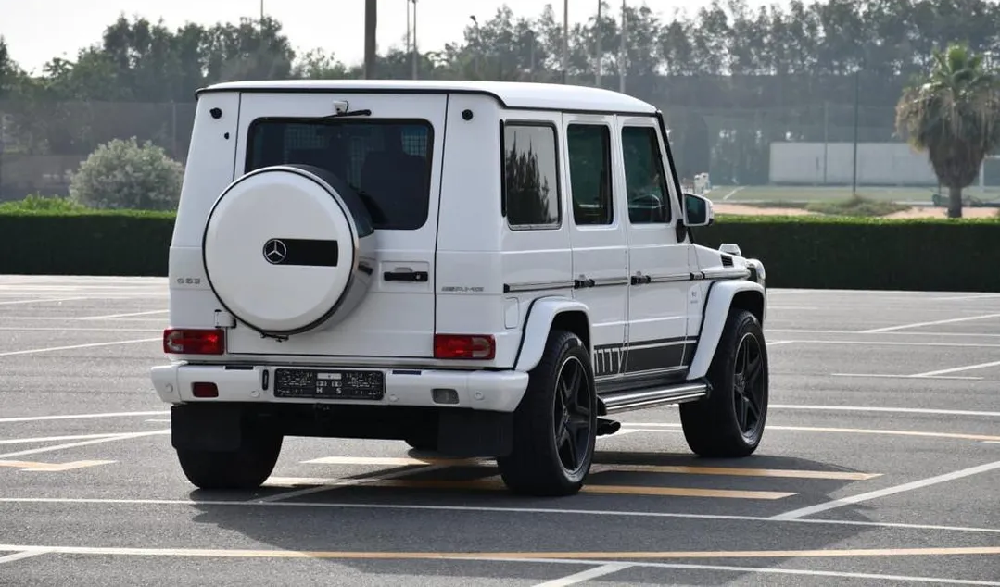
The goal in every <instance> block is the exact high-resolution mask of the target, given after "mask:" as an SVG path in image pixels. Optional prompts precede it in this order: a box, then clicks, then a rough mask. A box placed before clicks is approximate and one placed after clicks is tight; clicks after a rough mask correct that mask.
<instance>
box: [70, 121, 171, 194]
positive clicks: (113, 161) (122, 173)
mask: <svg viewBox="0 0 1000 587" xmlns="http://www.w3.org/2000/svg"><path fill="white" fill-rule="evenodd" d="M183 179H184V166H183V165H181V164H180V163H178V162H177V161H174V160H173V159H171V158H170V157H168V156H167V154H166V152H165V151H164V150H163V149H162V148H160V147H157V146H155V145H153V144H152V143H151V142H148V141H147V142H146V143H145V144H144V145H142V146H140V145H138V144H137V143H136V140H135V137H132V138H131V139H129V140H127V141H123V140H120V139H114V140H112V141H111V142H109V143H105V144H103V145H101V146H99V147H97V149H96V150H95V151H94V152H93V153H91V154H90V156H89V157H88V158H87V159H86V160H85V161H84V162H83V163H82V164H80V170H79V171H77V172H76V173H75V174H73V178H72V180H71V181H70V186H69V193H70V197H71V198H72V199H73V201H75V202H76V203H78V204H81V205H83V206H88V207H91V208H137V209H143V210H175V209H176V208H177V202H178V201H179V199H180V194H181V184H182V182H183Z"/></svg>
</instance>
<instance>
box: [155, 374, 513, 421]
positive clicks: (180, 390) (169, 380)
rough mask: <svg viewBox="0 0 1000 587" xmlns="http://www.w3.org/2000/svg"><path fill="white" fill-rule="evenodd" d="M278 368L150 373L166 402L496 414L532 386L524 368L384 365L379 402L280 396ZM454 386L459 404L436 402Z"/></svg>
mask: <svg viewBox="0 0 1000 587" xmlns="http://www.w3.org/2000/svg"><path fill="white" fill-rule="evenodd" d="M274 369H275V367H274V366H266V367H265V366H254V367H237V368H233V367H230V368H227V367H224V366H215V365H212V366H203V365H188V364H185V363H174V364H171V365H162V366H157V367H153V368H152V369H151V370H150V376H151V378H152V381H153V387H154V388H155V389H156V393H157V395H159V397H160V399H161V400H162V401H163V402H165V403H168V404H174V405H179V404H185V403H201V404H204V403H222V402H238V403H244V404H246V403H251V404H252V403H265V404H328V405H352V406H379V405H384V406H399V407H435V408H437V407H440V408H466V409H474V410H487V411H494V412H507V413H509V412H513V411H514V410H515V409H516V408H517V406H518V404H520V403H521V398H522V397H524V392H525V389H526V388H527V385H528V374H527V373H524V372H521V371H486V370H476V371H460V370H443V369H405V370H394V369H381V371H382V372H383V373H384V374H385V396H384V397H383V398H382V399H381V400H329V399H297V398H296V399H292V398H276V397H274V395H273V390H272V389H270V388H269V389H267V390H263V389H262V385H261V382H262V380H263V372H264V371H270V373H269V374H268V379H269V380H270V381H273V380H274V372H273V371H274ZM196 381H198V382H211V383H214V384H215V385H216V386H217V387H218V389H219V395H218V397H213V398H196V397H194V395H193V394H192V391H191V389H192V384H193V383H194V382H196ZM434 389H452V390H455V391H456V392H457V394H458V403H451V404H442V403H437V402H435V401H434V399H433V396H432V393H431V391H432V390H434Z"/></svg>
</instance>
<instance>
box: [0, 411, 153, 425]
mask: <svg viewBox="0 0 1000 587" xmlns="http://www.w3.org/2000/svg"><path fill="white" fill-rule="evenodd" d="M168 414H170V412H169V411H163V410H157V411H155V412H105V413H100V414H65V415H59V416H19V417H17V418H0V424H4V423H7V422H38V421H41V420H91V419H101V418H134V417H139V416H166V415H168Z"/></svg>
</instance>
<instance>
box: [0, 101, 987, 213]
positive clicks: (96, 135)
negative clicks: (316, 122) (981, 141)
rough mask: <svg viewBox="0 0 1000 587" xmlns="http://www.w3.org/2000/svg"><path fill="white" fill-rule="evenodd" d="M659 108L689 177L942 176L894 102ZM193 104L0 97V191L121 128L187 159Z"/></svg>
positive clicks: (57, 191) (70, 166) (23, 184)
mask: <svg viewBox="0 0 1000 587" xmlns="http://www.w3.org/2000/svg"><path fill="white" fill-rule="evenodd" d="M662 108H663V110H664V113H665V115H666V117H667V122H668V126H669V127H670V133H671V136H670V139H671V143H672V145H673V149H674V153H675V157H676V159H677V161H678V165H679V172H680V174H681V175H682V176H684V177H686V178H691V177H693V176H694V175H696V174H700V173H704V172H707V173H708V174H709V177H710V178H711V181H712V183H714V184H720V185H722V184H728V185H745V186H764V185H772V184H781V183H785V184H793V185H795V184H799V185H822V184H827V185H844V184H845V183H846V184H850V183H851V182H852V181H853V182H857V184H858V185H862V186H863V185H929V184H934V183H936V181H935V179H934V177H933V173H932V172H928V170H929V166H928V165H927V163H926V155H925V154H923V153H916V152H915V151H913V150H912V149H910V148H909V147H908V146H905V145H902V141H901V140H900V139H899V138H898V137H897V136H896V133H895V129H894V115H895V112H894V109H893V108H892V107H881V106H867V105H863V106H856V105H855V104H854V103H842V102H832V101H831V102H820V103H817V104H804V105H787V104H786V105H781V106H774V107H768V108H701V107H692V106H684V107H677V106H671V105H669V104H664V105H662ZM194 112H195V104H194V103H193V102H191V103H154V104H150V103H109V102H30V103H20V102H2V101H0V200H16V199H20V198H23V197H24V196H26V195H29V194H42V195H66V194H68V192H69V182H70V178H71V176H72V173H73V172H74V171H76V170H77V169H78V168H79V165H80V163H81V162H82V161H83V160H84V159H86V157H87V156H88V155H89V154H90V153H91V152H93V151H94V149H96V148H97V147H98V146H99V145H100V144H102V143H105V142H107V141H109V140H112V139H115V138H118V139H128V138H131V137H135V138H136V139H137V140H138V141H139V142H140V143H143V142H145V141H151V142H152V143H154V144H156V145H158V146H160V147H162V148H163V149H164V150H165V151H166V153H167V154H168V155H169V156H171V157H172V158H174V159H176V160H177V161H180V162H181V163H184V162H185V161H186V158H187V150H188V143H189V141H190V137H191V131H192V125H193V122H194ZM783 144H794V145H795V146H794V147H792V148H787V147H785V148H782V145H783ZM856 162H857V163H856ZM886 162H888V163H886ZM887 165H888V170H889V171H888V172H887V171H886V169H887ZM921 166H923V167H921ZM914 169H916V170H917V171H914ZM928 173H930V174H929V175H928ZM981 180H982V182H983V184H984V185H985V186H1000V159H992V160H990V161H988V162H987V164H986V165H985V167H984V173H983V177H982V178H981Z"/></svg>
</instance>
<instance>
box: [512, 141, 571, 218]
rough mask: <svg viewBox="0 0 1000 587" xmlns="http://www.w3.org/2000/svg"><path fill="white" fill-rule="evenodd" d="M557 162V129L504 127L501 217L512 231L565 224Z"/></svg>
mask: <svg viewBox="0 0 1000 587" xmlns="http://www.w3.org/2000/svg"><path fill="white" fill-rule="evenodd" d="M556 159H557V158H556V129H555V127H553V126H549V125H542V124H529V123H507V124H504V127H503V194H502V198H503V200H502V213H503V214H504V215H505V216H506V217H507V224H509V225H510V227H511V228H514V229H532V228H534V229H538V228H558V227H559V226H560V225H561V224H562V214H561V207H560V205H559V199H560V194H559V173H558V167H557V163H556Z"/></svg>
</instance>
